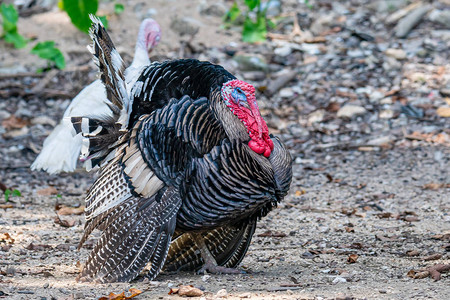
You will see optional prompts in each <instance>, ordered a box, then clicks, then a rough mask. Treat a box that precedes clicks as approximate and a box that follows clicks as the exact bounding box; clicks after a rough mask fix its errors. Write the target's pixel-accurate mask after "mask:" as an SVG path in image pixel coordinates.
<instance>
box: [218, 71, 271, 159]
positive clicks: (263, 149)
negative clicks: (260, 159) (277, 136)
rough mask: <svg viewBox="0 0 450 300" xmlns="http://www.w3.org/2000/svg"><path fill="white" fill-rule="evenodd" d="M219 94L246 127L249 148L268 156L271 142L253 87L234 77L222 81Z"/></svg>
mask: <svg viewBox="0 0 450 300" xmlns="http://www.w3.org/2000/svg"><path fill="white" fill-rule="evenodd" d="M221 94H222V99H223V100H224V102H225V104H226V106H227V107H228V108H229V109H230V110H231V112H232V113H233V114H234V115H235V116H236V117H237V118H238V119H239V120H240V121H241V122H242V123H243V124H244V126H245V128H246V129H247V133H248V135H249V137H250V141H249V142H248V146H249V147H250V149H252V150H253V151H255V152H256V153H258V154H263V155H264V156H265V157H269V156H270V153H271V152H272V150H273V142H272V140H271V139H270V137H269V129H268V128H267V124H266V122H265V121H264V119H263V118H262V117H261V113H260V112H259V107H258V103H256V96H255V88H254V87H253V86H252V85H251V84H249V83H247V82H245V81H242V80H238V79H235V80H231V81H228V82H226V83H224V85H223V87H222V91H221Z"/></svg>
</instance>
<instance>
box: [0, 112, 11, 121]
mask: <svg viewBox="0 0 450 300" xmlns="http://www.w3.org/2000/svg"><path fill="white" fill-rule="evenodd" d="M9 117H11V114H10V113H9V112H7V111H5V110H0V121H2V120H3V119H7V118H9Z"/></svg>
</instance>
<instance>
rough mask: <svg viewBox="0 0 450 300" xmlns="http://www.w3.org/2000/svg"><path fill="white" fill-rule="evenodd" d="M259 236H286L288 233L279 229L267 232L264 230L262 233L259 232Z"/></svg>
mask: <svg viewBox="0 0 450 300" xmlns="http://www.w3.org/2000/svg"><path fill="white" fill-rule="evenodd" d="M258 236H259V237H286V233H284V232H279V231H274V232H273V231H271V230H267V231H266V232H263V233H261V234H258Z"/></svg>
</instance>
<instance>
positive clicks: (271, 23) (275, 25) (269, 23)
mask: <svg viewBox="0 0 450 300" xmlns="http://www.w3.org/2000/svg"><path fill="white" fill-rule="evenodd" d="M267 26H269V27H270V28H272V29H274V28H275V27H277V24H275V23H274V22H273V21H272V20H270V19H267Z"/></svg>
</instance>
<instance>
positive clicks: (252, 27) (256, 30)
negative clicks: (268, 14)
mask: <svg viewBox="0 0 450 300" xmlns="http://www.w3.org/2000/svg"><path fill="white" fill-rule="evenodd" d="M266 35H267V26H266V20H265V18H258V19H257V20H256V23H255V22H253V21H252V20H251V19H250V18H249V17H248V16H247V18H246V19H245V22H244V28H243V30H242V40H243V41H244V42H248V43H255V42H262V41H265V40H266Z"/></svg>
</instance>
